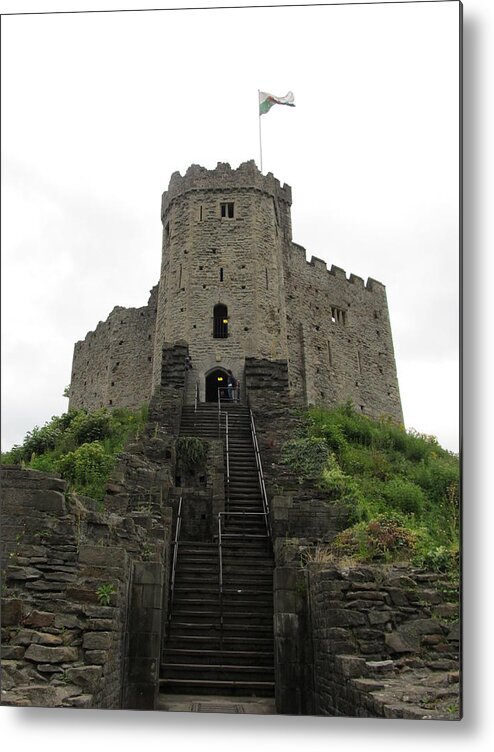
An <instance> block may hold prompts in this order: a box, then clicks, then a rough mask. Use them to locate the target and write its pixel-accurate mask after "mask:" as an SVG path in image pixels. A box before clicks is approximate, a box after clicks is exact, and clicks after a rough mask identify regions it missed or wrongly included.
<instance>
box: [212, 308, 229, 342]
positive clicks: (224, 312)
mask: <svg viewBox="0 0 494 752" xmlns="http://www.w3.org/2000/svg"><path fill="white" fill-rule="evenodd" d="M213 337H214V338H215V339H226V337H228V309H227V307H226V305H223V303H217V304H216V305H215V307H214V311H213Z"/></svg>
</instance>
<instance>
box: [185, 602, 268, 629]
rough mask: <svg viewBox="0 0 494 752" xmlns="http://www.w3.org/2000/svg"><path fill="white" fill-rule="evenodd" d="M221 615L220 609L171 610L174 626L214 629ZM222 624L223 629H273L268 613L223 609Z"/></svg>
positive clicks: (217, 625)
mask: <svg viewBox="0 0 494 752" xmlns="http://www.w3.org/2000/svg"><path fill="white" fill-rule="evenodd" d="M220 620H221V614H220V608H219V606H218V608H217V609H216V610H214V611H212V610H211V609H210V610H203V611H196V610H194V611H191V610H190V609H188V610H187V609H183V608H179V609H176V608H174V609H173V622H174V623H176V624H189V625H196V626H198V627H209V626H210V625H213V626H214V627H215V628H216V629H218V628H219V626H220ZM223 624H224V626H225V629H226V628H227V627H228V626H230V625H239V626H251V625H252V626H264V627H270V628H271V630H272V628H273V616H272V614H269V613H266V612H264V613H261V614H257V613H254V614H253V613H250V612H248V611H237V610H235V611H230V610H228V609H223Z"/></svg>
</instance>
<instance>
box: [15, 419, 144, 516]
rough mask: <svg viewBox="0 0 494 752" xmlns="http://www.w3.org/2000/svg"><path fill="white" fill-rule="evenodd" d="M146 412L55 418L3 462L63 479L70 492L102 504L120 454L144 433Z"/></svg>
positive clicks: (32, 433)
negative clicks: (59, 476)
mask: <svg viewBox="0 0 494 752" xmlns="http://www.w3.org/2000/svg"><path fill="white" fill-rule="evenodd" d="M147 412H148V411H147V406H144V407H142V408H141V409H140V410H136V411H133V410H126V409H123V408H122V409H115V410H112V411H109V410H106V409H105V408H102V409H101V410H97V411H96V412H93V413H88V412H86V411H85V410H73V411H70V412H68V413H64V414H63V415H61V416H59V417H56V416H55V417H53V418H52V419H51V420H50V421H48V423H46V424H45V425H44V426H42V427H41V428H40V427H38V426H36V427H35V428H33V430H32V431H30V432H29V433H28V434H27V435H26V437H25V438H24V441H23V442H22V444H20V445H19V446H15V447H13V449H11V450H10V451H9V452H5V453H2V455H1V462H2V464H16V465H22V466H23V467H28V468H32V469H33V470H42V471H44V472H47V473H50V472H56V473H60V474H61V475H62V478H64V479H65V480H67V481H68V483H69V490H71V491H74V492H75V493H80V494H83V495H85V496H90V497H91V498H93V499H95V500H96V501H102V500H103V498H104V495H105V488H106V484H107V482H108V479H109V477H110V474H111V472H112V470H113V468H114V467H115V462H116V458H117V455H118V453H119V452H121V451H122V449H123V448H124V446H125V444H126V443H127V442H128V441H129V440H131V439H132V438H135V437H137V436H138V435H139V434H140V433H141V432H142V430H143V428H144V426H145V424H146V421H147Z"/></svg>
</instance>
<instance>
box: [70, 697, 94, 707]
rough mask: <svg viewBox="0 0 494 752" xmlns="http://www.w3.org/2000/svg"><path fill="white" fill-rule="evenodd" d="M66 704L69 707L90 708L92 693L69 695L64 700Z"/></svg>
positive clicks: (91, 705)
mask: <svg viewBox="0 0 494 752" xmlns="http://www.w3.org/2000/svg"><path fill="white" fill-rule="evenodd" d="M66 704H67V705H70V707H71V708H92V707H93V695H79V696H78V697H71V698H70V699H69V700H67V701H66Z"/></svg>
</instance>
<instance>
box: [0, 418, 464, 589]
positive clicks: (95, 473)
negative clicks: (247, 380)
mask: <svg viewBox="0 0 494 752" xmlns="http://www.w3.org/2000/svg"><path fill="white" fill-rule="evenodd" d="M146 418H147V410H146V408H142V409H141V410H139V411H131V410H124V409H115V410H112V411H111V412H110V411H108V410H106V409H101V410H98V411H97V412H94V413H87V412H86V411H84V410H78V411H71V412H69V413H65V414H63V415H62V416H60V417H54V418H52V419H51V421H49V422H48V423H47V424H46V425H45V426H43V427H42V428H39V427H35V428H34V429H33V430H32V431H30V432H29V433H28V434H27V436H26V437H25V439H24V441H23V443H22V444H21V445H20V446H16V447H14V448H13V449H12V450H11V451H10V452H6V453H5V454H2V458H1V461H2V463H4V464H5V463H14V464H23V465H24V466H26V467H30V468H33V469H36V470H43V471H45V472H53V471H55V472H58V473H61V475H62V477H63V478H65V479H66V480H67V481H68V482H69V488H70V489H71V490H73V491H75V492H77V493H81V494H84V495H87V496H91V497H92V498H94V499H96V500H100V501H102V500H103V498H104V494H105V486H106V482H107V480H108V478H109V476H110V473H111V471H112V469H113V467H114V465H115V460H116V456H117V454H118V453H119V452H120V451H121V450H122V449H123V447H124V445H125V443H126V442H127V441H128V440H129V439H130V438H133V437H135V436H136V435H138V434H139V433H140V432H141V431H142V430H143V427H144V425H145V423H146ZM283 458H284V461H285V462H286V463H287V464H289V465H290V467H291V469H292V470H293V471H294V473H295V474H296V476H297V477H298V479H299V481H300V483H301V484H309V485H316V486H317V487H318V488H320V489H322V490H324V491H325V492H326V493H327V498H328V503H331V502H333V501H339V502H344V503H345V504H346V505H347V507H348V509H349V511H350V516H351V521H352V525H351V527H349V528H348V529H347V530H344V531H343V532H342V533H340V535H339V536H338V537H337V538H336V539H335V541H334V543H333V545H332V551H333V552H334V554H335V555H337V556H338V557H350V558H352V559H358V560H360V561H392V560H396V559H411V560H412V561H413V562H415V563H416V564H418V565H420V566H425V567H428V568H433V569H436V570H438V571H448V572H450V573H452V574H455V573H457V572H458V563H459V562H458V560H459V544H460V506H459V487H460V468H459V460H458V457H457V455H455V454H453V453H451V452H448V451H447V450H445V449H443V448H442V447H440V446H439V444H438V442H437V440H436V439H435V438H434V437H432V436H425V435H422V434H418V433H416V432H414V431H405V430H404V429H403V427H400V426H397V425H396V424H394V423H392V422H389V421H385V420H382V421H373V420H370V419H369V418H367V417H366V416H364V415H361V414H358V413H356V412H355V410H354V409H353V407H352V406H351V405H350V404H346V405H343V406H341V407H339V408H337V409H335V410H324V409H312V410H310V411H309V412H308V413H307V415H306V420H305V428H304V430H303V432H302V433H301V435H299V436H297V437H296V438H294V439H292V440H290V441H288V442H287V443H286V444H285V445H284V447H283Z"/></svg>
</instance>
